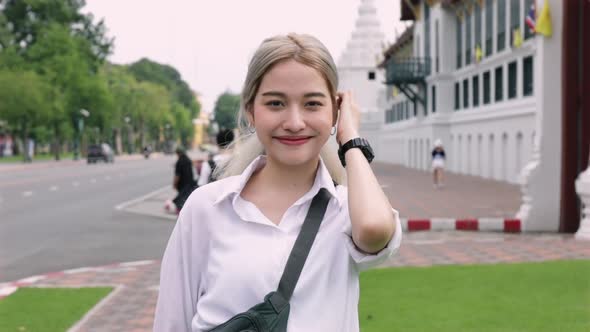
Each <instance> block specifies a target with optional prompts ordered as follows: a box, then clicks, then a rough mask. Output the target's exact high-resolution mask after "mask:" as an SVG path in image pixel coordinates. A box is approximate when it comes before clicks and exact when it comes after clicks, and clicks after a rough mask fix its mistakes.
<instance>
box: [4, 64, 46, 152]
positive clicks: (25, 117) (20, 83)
mask: <svg viewBox="0 0 590 332" xmlns="http://www.w3.org/2000/svg"><path fill="white" fill-rule="evenodd" d="M50 90H51V87H50V86H49V84H47V82H45V81H44V80H43V79H42V78H41V77H39V75H37V74H36V73H34V72H31V71H20V72H19V71H9V70H1V71H0V118H2V119H4V120H6V121H7V122H8V124H9V125H10V127H11V128H13V129H14V131H15V133H16V134H17V136H18V135H19V134H20V137H21V140H22V143H23V144H26V142H27V139H28V137H29V134H30V130H31V128H34V127H36V126H38V125H40V124H41V123H43V121H46V120H47V118H48V117H49V114H50V107H49V106H48V105H50V104H51V101H50ZM24 150H25V154H24V159H25V160H27V159H29V157H30V156H29V155H28V151H27V149H26V148H25V149H24Z"/></svg>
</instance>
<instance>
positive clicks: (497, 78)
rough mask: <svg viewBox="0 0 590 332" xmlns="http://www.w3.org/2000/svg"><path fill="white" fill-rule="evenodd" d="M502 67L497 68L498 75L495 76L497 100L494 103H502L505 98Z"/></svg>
mask: <svg viewBox="0 0 590 332" xmlns="http://www.w3.org/2000/svg"><path fill="white" fill-rule="evenodd" d="M502 74H503V73H502V67H498V68H496V73H495V75H494V80H495V83H496V89H495V98H494V101H502V99H503V98H504V95H503V93H502V92H503V88H504V86H503V84H502V83H503V75H502Z"/></svg>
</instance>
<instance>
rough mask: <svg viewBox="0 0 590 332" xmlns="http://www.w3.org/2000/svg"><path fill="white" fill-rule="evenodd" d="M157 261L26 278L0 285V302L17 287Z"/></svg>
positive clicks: (128, 263) (119, 264)
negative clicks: (66, 276)
mask: <svg viewBox="0 0 590 332" xmlns="http://www.w3.org/2000/svg"><path fill="white" fill-rule="evenodd" d="M158 262H159V261H155V260H145V261H135V262H125V263H116V264H110V265H103V266H97V267H83V268H77V269H71V270H65V271H60V272H52V273H46V274H41V275H36V276H32V277H28V278H23V279H20V280H17V281H12V282H7V283H0V300H1V299H3V298H5V297H7V296H8V295H10V294H12V293H14V292H16V291H17V290H18V289H19V287H28V286H32V285H34V284H37V283H39V282H41V281H43V280H48V279H53V278H56V277H61V276H65V275H70V274H78V273H86V272H109V271H113V270H123V269H129V270H132V269H134V268H135V267H137V266H144V265H151V264H154V263H158Z"/></svg>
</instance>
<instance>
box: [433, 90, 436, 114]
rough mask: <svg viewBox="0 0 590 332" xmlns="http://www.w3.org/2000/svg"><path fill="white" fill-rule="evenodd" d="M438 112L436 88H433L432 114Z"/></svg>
mask: <svg viewBox="0 0 590 332" xmlns="http://www.w3.org/2000/svg"><path fill="white" fill-rule="evenodd" d="M435 112H436V86H434V85H433V86H432V113H435Z"/></svg>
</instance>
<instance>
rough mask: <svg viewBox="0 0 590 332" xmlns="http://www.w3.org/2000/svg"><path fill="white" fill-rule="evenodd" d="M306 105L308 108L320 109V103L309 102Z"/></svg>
mask: <svg viewBox="0 0 590 332" xmlns="http://www.w3.org/2000/svg"><path fill="white" fill-rule="evenodd" d="M306 105H307V106H310V107H320V106H322V103H320V102H319V101H309V102H307V104H306Z"/></svg>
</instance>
